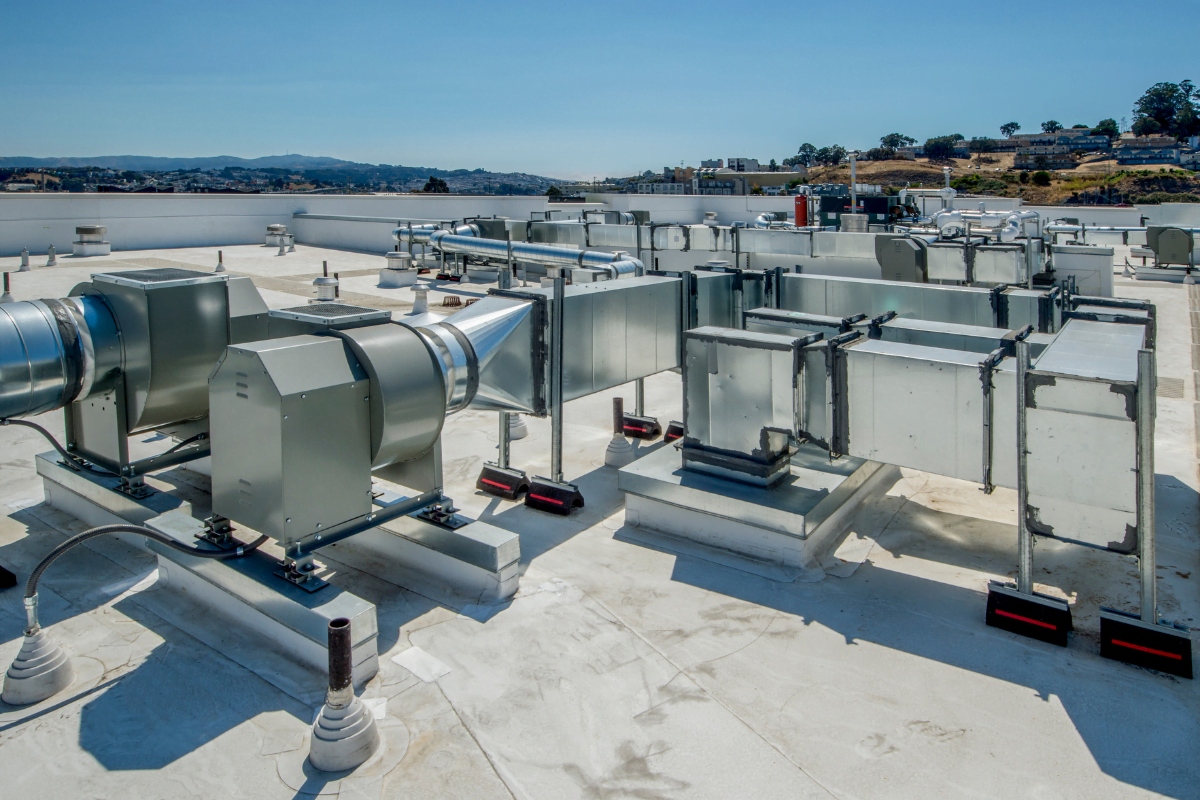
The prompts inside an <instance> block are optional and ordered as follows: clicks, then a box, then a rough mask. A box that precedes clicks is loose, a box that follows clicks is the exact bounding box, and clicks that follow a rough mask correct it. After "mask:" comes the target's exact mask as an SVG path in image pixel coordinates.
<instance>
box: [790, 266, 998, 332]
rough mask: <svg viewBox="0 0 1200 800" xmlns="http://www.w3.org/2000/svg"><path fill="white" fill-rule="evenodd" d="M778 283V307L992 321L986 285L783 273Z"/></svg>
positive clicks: (967, 322)
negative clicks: (779, 295)
mask: <svg viewBox="0 0 1200 800" xmlns="http://www.w3.org/2000/svg"><path fill="white" fill-rule="evenodd" d="M782 283H783V292H782V296H781V298H780V303H779V307H780V308H786V309H788V310H790V311H802V312H805V313H807V314H823V315H826V316H833V317H850V316H854V315H855V314H866V315H867V316H868V317H877V316H879V315H880V314H884V313H886V312H888V311H895V312H896V314H897V315H898V316H901V317H912V318H914V319H928V320H938V321H941V322H956V323H959V324H963V325H982V326H985V327H990V326H992V325H994V324H995V312H994V311H993V309H992V294H991V292H990V291H989V290H988V289H981V288H975V287H970V286H933V285H930V284H924V283H900V282H898V281H877V280H869V279H866V278H840V277H835V276H831V275H793V274H785V275H783V278H782Z"/></svg>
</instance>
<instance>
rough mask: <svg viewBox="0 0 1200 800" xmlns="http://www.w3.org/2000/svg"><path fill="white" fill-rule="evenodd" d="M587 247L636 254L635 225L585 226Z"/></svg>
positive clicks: (593, 224) (636, 238) (636, 235)
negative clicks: (609, 248)
mask: <svg viewBox="0 0 1200 800" xmlns="http://www.w3.org/2000/svg"><path fill="white" fill-rule="evenodd" d="M587 236H588V247H611V248H620V249H623V250H628V251H629V252H631V253H636V252H637V249H638V226H637V225H600V224H596V223H591V224H589V225H588V226H587Z"/></svg>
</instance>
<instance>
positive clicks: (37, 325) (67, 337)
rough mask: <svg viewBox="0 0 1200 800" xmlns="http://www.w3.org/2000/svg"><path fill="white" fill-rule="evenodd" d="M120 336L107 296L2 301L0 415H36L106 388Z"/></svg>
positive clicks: (112, 373)
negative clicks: (105, 300)
mask: <svg viewBox="0 0 1200 800" xmlns="http://www.w3.org/2000/svg"><path fill="white" fill-rule="evenodd" d="M119 342H120V340H119V339H118V337H117V328H116V324H115V323H114V322H113V315H112V313H111V311H110V310H109V308H108V306H107V305H106V304H105V303H104V301H103V300H101V299H99V298H94V297H71V298H66V299H64V300H33V301H27V302H20V303H7V304H5V305H0V418H5V419H7V418H17V417H32V416H36V415H37V414H42V413H44V412H46V411H53V410H55V409H58V408H62V407H63V406H65V405H67V404H68V403H71V402H72V401H74V400H77V399H82V398H84V397H87V396H88V395H89V394H91V392H92V391H93V390H94V389H100V388H107V387H108V386H109V385H110V384H111V382H112V380H113V378H114V377H115V376H116V373H117V371H118V370H119V368H120V365H121V352H120V343H119Z"/></svg>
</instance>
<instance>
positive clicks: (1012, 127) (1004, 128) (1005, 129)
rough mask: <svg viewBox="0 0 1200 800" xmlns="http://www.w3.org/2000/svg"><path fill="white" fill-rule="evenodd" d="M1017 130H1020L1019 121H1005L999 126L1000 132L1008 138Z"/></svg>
mask: <svg viewBox="0 0 1200 800" xmlns="http://www.w3.org/2000/svg"><path fill="white" fill-rule="evenodd" d="M1019 130H1021V123H1019V122H1006V123H1004V124H1003V125H1001V126H1000V132H1001V133H1003V134H1004V135H1005V136H1006V137H1008V138H1010V139H1011V138H1012V135H1013V134H1014V133H1016V132H1017V131H1019Z"/></svg>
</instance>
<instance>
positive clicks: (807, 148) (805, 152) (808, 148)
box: [796, 142, 817, 167]
mask: <svg viewBox="0 0 1200 800" xmlns="http://www.w3.org/2000/svg"><path fill="white" fill-rule="evenodd" d="M796 158H797V159H798V161H797V162H796V163H798V164H801V165H803V166H806V167H811V166H812V165H813V164H815V163H816V160H817V148H816V147H815V146H814V145H811V144H809V143H808V142H805V143H804V144H802V145H800V149H799V150H797V151H796Z"/></svg>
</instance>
